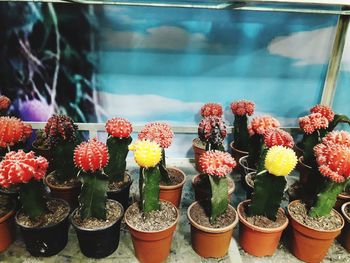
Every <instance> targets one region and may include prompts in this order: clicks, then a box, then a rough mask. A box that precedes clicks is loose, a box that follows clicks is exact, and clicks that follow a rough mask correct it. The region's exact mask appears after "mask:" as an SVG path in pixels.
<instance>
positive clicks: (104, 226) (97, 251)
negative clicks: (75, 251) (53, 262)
mask: <svg viewBox="0 0 350 263" xmlns="http://www.w3.org/2000/svg"><path fill="white" fill-rule="evenodd" d="M106 208H107V213H106V220H102V219H97V218H87V219H81V216H80V213H79V210H78V209H76V210H74V211H73V213H72V215H71V217H70V219H71V222H72V225H73V226H74V228H75V231H76V233H77V237H78V241H79V246H80V250H81V252H82V253H83V254H84V255H85V256H87V257H90V258H104V257H107V256H109V255H111V254H112V253H113V252H114V251H115V250H116V249H117V248H118V245H119V237H120V223H121V217H122V215H123V213H124V209H123V207H122V205H121V204H120V203H118V202H117V201H115V200H111V199H108V200H107V203H106Z"/></svg>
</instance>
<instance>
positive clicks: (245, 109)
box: [230, 100, 255, 116]
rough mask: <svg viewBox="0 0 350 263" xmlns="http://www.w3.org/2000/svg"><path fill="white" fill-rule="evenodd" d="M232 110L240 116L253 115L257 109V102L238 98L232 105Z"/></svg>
mask: <svg viewBox="0 0 350 263" xmlns="http://www.w3.org/2000/svg"><path fill="white" fill-rule="evenodd" d="M230 107H231V111H232V113H233V114H234V115H238V116H244V115H248V116H252V115H253V113H254V109H255V104H254V102H252V101H249V100H238V101H234V102H232V103H231V105H230Z"/></svg>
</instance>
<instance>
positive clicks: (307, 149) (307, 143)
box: [302, 131, 323, 166]
mask: <svg viewBox="0 0 350 263" xmlns="http://www.w3.org/2000/svg"><path fill="white" fill-rule="evenodd" d="M322 134H323V132H322ZM322 134H321V133H320V132H319V131H315V132H313V133H312V134H306V133H305V134H304V136H303V141H302V142H303V146H304V147H303V148H304V154H303V158H304V163H305V164H307V165H310V166H314V165H315V163H316V160H315V156H314V150H313V149H314V147H315V145H316V144H318V143H320V141H321V139H322V137H321V135H322Z"/></svg>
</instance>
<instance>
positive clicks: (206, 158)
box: [199, 150, 236, 177]
mask: <svg viewBox="0 0 350 263" xmlns="http://www.w3.org/2000/svg"><path fill="white" fill-rule="evenodd" d="M199 166H200V167H201V170H202V171H203V173H205V174H208V175H215V176H218V177H225V176H226V175H227V174H229V173H230V172H231V171H232V169H233V168H234V167H236V162H235V160H234V159H233V158H232V156H231V155H230V154H229V153H226V152H221V151H216V150H215V151H206V152H204V153H203V154H202V155H201V156H200V158H199Z"/></svg>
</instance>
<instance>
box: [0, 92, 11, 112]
mask: <svg viewBox="0 0 350 263" xmlns="http://www.w3.org/2000/svg"><path fill="white" fill-rule="evenodd" d="M10 105H11V100H10V99H9V98H8V97H6V96H3V95H1V96H0V111H7V109H8V108H9V107H10Z"/></svg>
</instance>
